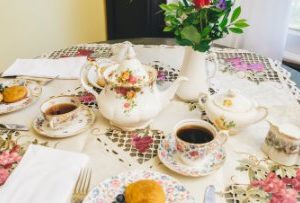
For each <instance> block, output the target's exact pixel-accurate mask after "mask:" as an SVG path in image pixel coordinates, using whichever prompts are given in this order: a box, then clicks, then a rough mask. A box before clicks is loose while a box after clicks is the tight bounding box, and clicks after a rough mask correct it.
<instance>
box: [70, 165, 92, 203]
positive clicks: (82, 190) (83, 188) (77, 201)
mask: <svg viewBox="0 0 300 203" xmlns="http://www.w3.org/2000/svg"><path fill="white" fill-rule="evenodd" d="M91 176H92V169H89V168H85V169H81V171H80V174H79V177H78V179H77V182H76V185H75V189H74V192H73V195H72V203H81V202H82V201H83V199H84V198H85V196H86V195H87V193H88V191H89V187H90V183H91Z"/></svg>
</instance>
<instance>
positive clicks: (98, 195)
mask: <svg viewBox="0 0 300 203" xmlns="http://www.w3.org/2000/svg"><path fill="white" fill-rule="evenodd" d="M144 179H151V180H154V181H157V182H158V183H159V184H160V185H161V186H162V187H163V189H164V191H165V194H166V203H182V202H184V203H195V199H194V197H192V196H191V194H190V192H189V191H188V190H187V189H186V188H185V187H184V186H183V185H182V184H181V183H179V182H178V181H177V180H175V179H173V178H172V177H170V176H168V175H165V174H161V173H158V172H153V171H130V172H126V173H121V174H120V175H118V176H114V177H111V178H109V179H106V180H104V181H103V182H101V183H100V184H99V185H98V186H96V187H95V188H93V189H92V190H91V191H90V193H89V194H88V195H87V196H86V198H85V199H84V201H83V202H84V203H108V202H113V201H114V200H115V198H116V196H117V195H119V194H124V191H125V187H126V186H127V185H128V184H130V183H133V182H136V181H138V180H144Z"/></svg>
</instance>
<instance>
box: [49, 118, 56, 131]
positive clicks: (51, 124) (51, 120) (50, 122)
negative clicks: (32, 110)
mask: <svg viewBox="0 0 300 203" xmlns="http://www.w3.org/2000/svg"><path fill="white" fill-rule="evenodd" d="M49 126H50V128H52V129H55V128H56V127H57V122H56V120H55V118H52V119H50V120H49Z"/></svg>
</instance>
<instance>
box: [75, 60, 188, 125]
mask: <svg viewBox="0 0 300 203" xmlns="http://www.w3.org/2000/svg"><path fill="white" fill-rule="evenodd" d="M90 68H91V65H90V64H86V65H85V66H84V67H83V68H82V71H81V84H82V86H83V87H84V88H85V89H86V90H87V91H89V92H91V93H92V94H93V95H94V96H95V97H96V99H97V103H98V105H99V110H100V112H101V113H102V115H103V116H104V117H105V118H107V119H108V120H109V121H110V123H111V124H113V125H115V126H117V127H119V128H121V129H123V130H127V131H130V130H135V129H137V128H144V127H146V126H147V125H149V124H150V123H151V122H152V120H153V119H154V118H155V117H156V116H157V115H158V113H159V112H160V111H161V110H162V109H163V108H165V107H166V106H167V104H168V103H169V101H170V100H171V99H172V98H173V96H174V95H175V92H176V90H177V88H178V86H179V84H180V83H181V82H182V81H184V80H186V78H183V77H181V78H178V79H177V80H176V81H175V82H173V83H172V85H171V86H170V87H169V88H167V89H166V90H163V91H160V90H158V88H157V85H156V75H157V73H156V70H155V69H154V68H152V67H149V66H145V65H143V64H141V63H140V62H139V60H138V59H136V58H130V57H129V56H128V57H125V60H124V61H121V62H120V64H114V65H112V66H109V67H107V68H106V70H105V71H104V73H103V77H104V79H105V82H106V85H105V88H104V91H101V93H100V94H98V93H97V92H96V91H95V90H94V89H93V88H91V86H90V85H88V80H87V74H88V71H89V69H90Z"/></svg>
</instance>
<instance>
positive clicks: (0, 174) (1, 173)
mask: <svg viewBox="0 0 300 203" xmlns="http://www.w3.org/2000/svg"><path fill="white" fill-rule="evenodd" d="M8 176H9V172H8V170H7V169H4V168H1V169H0V185H3V184H4V183H5V181H6V180H7V178H8Z"/></svg>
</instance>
